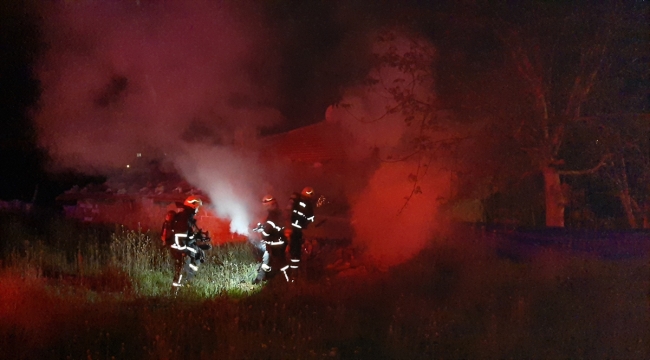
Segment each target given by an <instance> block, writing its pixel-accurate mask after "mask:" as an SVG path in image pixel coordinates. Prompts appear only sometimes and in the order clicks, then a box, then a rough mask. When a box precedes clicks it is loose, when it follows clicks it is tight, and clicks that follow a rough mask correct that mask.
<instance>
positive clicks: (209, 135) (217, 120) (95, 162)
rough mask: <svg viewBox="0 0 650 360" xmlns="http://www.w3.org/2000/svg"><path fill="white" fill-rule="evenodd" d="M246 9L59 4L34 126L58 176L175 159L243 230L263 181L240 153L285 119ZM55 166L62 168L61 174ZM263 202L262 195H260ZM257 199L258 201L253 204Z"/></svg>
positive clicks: (197, 2) (51, 16)
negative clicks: (139, 159) (260, 77)
mask: <svg viewBox="0 0 650 360" xmlns="http://www.w3.org/2000/svg"><path fill="white" fill-rule="evenodd" d="M246 6H250V4H249V5H245V3H244V2H221V1H208V0H188V1H168V2H157V1H152V2H149V1H142V2H135V1H78V2H52V3H51V4H50V5H49V7H48V8H47V9H46V10H44V11H43V14H44V31H43V34H44V40H45V42H46V43H47V46H48V47H47V51H46V52H45V53H44V55H43V57H42V58H41V60H40V62H39V64H38V66H37V68H36V72H37V75H38V77H39V80H40V81H41V86H42V94H41V97H40V100H39V103H38V107H37V109H35V112H34V119H35V122H36V124H37V127H38V129H39V142H40V144H41V145H42V146H44V147H45V148H47V149H48V150H49V153H50V155H51V156H52V158H53V159H54V165H55V167H56V168H57V169H66V168H72V169H75V170H77V171H82V172H87V173H99V174H102V173H106V172H107V171H108V170H110V169H114V168H123V167H125V166H126V164H129V163H130V162H131V161H132V160H133V158H134V156H135V154H137V153H141V154H142V156H143V157H146V158H149V159H155V158H159V157H162V156H163V154H164V156H165V158H166V159H173V160H174V163H175V167H176V168H177V169H178V170H179V171H181V172H182V173H183V175H184V177H186V178H187V179H188V181H190V182H191V183H192V185H194V186H196V187H198V188H200V189H204V190H205V191H207V192H208V193H209V195H210V197H211V198H212V199H214V200H215V210H216V211H217V213H219V214H220V215H225V216H228V217H229V218H232V220H233V225H232V226H233V229H234V230H237V231H241V230H242V229H243V228H244V223H245V222H247V219H246V218H245V217H246V215H245V214H246V213H248V212H250V211H251V208H252V207H253V206H258V202H257V201H255V202H254V203H252V201H253V199H252V197H251V196H252V195H248V193H249V192H250V191H252V190H254V188H252V189H251V188H248V189H247V188H246V186H253V184H251V181H250V180H248V179H251V178H253V179H254V178H256V177H258V174H257V173H256V172H255V170H254V169H255V168H256V165H257V164H256V163H255V160H254V159H255V157H254V156H243V155H241V154H240V153H241V152H240V151H239V150H237V148H238V147H239V146H243V145H245V144H246V143H250V142H251V141H253V140H254V138H255V137H256V136H257V134H258V133H259V131H260V129H261V128H264V127H268V126H271V125H274V124H278V123H281V122H282V121H284V119H283V118H282V116H281V114H280V112H279V111H277V110H275V109H273V108H272V107H270V106H267V105H265V104H272V103H274V101H275V96H276V95H275V93H277V91H276V89H274V88H273V87H272V86H269V85H268V84H271V83H272V81H253V79H252V77H251V76H249V74H250V73H251V69H255V71H260V72H263V73H264V77H265V79H273V78H274V76H275V75H274V72H273V69H272V68H271V67H269V68H264V66H263V65H264V64H266V63H269V62H270V63H273V62H274V60H273V51H270V49H269V47H268V45H266V44H268V41H266V40H267V37H266V36H269V34H268V32H269V31H268V30H266V29H264V28H263V26H264V25H263V21H262V19H261V18H260V17H259V16H258V15H256V12H255V11H254V9H252V8H247V7H246ZM55 170H56V169H55ZM254 195H255V197H257V196H261V194H259V195H258V194H254ZM255 200H257V199H255Z"/></svg>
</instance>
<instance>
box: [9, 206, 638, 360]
mask: <svg viewBox="0 0 650 360" xmlns="http://www.w3.org/2000/svg"><path fill="white" fill-rule="evenodd" d="M0 221H1V223H0V225H1V228H0V244H1V245H0V246H1V248H0V249H1V250H2V252H1V254H2V266H1V267H0V354H4V355H0V356H5V357H7V358H12V359H42V358H59V359H111V358H115V359H180V358H197V359H217V358H218V359H569V358H570V359H648V358H650V315H649V313H650V310H649V309H650V251H649V246H648V245H649V244H648V243H649V242H650V239H649V234H648V233H639V232H637V233H591V234H586V233H580V234H572V233H570V232H555V233H553V232H551V233H549V232H537V233H535V232H509V233H508V232H501V231H496V232H492V231H478V230H470V229H458V230H457V231H454V232H452V233H449V234H447V235H445V236H440V237H438V238H436V239H432V241H431V244H430V245H429V246H427V247H426V248H425V249H423V250H422V252H421V253H419V254H418V255H417V256H416V257H415V258H414V259H412V260H411V261H409V262H407V263H403V264H401V265H399V266H396V267H393V268H389V269H384V268H381V266H376V265H370V264H367V263H364V262H363V260H361V258H354V259H352V264H351V265H350V266H343V267H338V268H337V269H334V266H333V265H335V264H334V261H335V260H336V259H338V256H337V255H336V254H338V253H340V252H341V251H342V250H349V249H348V248H349V245H346V244H342V243H341V244H324V245H325V246H322V247H321V249H320V251H318V253H317V254H315V255H313V257H312V258H310V259H309V262H308V263H309V265H310V268H309V272H308V273H307V276H306V277H305V278H303V279H302V281H300V282H297V283H293V284H288V283H286V282H282V281H275V280H282V279H274V281H272V282H270V283H268V284H264V285H262V286H259V285H258V286H252V285H250V280H251V279H252V278H253V277H254V273H255V269H256V266H257V265H256V261H257V259H256V256H255V254H254V253H253V251H252V250H251V248H250V247H249V246H248V245H247V244H245V243H244V244H241V243H240V244H230V245H224V246H220V247H216V248H214V249H213V250H211V251H210V253H209V259H208V261H207V262H206V263H205V264H203V267H202V269H201V270H200V272H199V274H198V277H197V278H196V281H195V282H194V283H193V286H191V287H190V288H184V289H182V290H183V291H181V292H179V293H178V295H176V296H174V295H173V294H172V293H171V292H170V286H169V285H170V280H171V276H172V275H171V265H170V262H169V259H168V257H167V254H166V253H165V252H164V251H162V249H160V248H159V246H158V239H157V238H156V235H155V234H150V233H141V232H137V231H128V230H125V229H122V228H120V227H114V228H90V227H87V226H82V225H80V224H75V223H72V222H68V221H65V220H61V219H56V218H49V217H48V218H46V220H44V217H39V216H23V215H18V214H3V215H2V217H1V219H0ZM346 265H347V264H346ZM343 268H347V270H344V271H341V270H342V269H343Z"/></svg>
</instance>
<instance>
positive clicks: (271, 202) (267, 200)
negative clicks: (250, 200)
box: [262, 195, 278, 206]
mask: <svg viewBox="0 0 650 360" xmlns="http://www.w3.org/2000/svg"><path fill="white" fill-rule="evenodd" d="M277 204H278V202H277V201H276V200H275V198H274V197H273V195H266V196H264V197H263V198H262V205H264V206H275V205H277Z"/></svg>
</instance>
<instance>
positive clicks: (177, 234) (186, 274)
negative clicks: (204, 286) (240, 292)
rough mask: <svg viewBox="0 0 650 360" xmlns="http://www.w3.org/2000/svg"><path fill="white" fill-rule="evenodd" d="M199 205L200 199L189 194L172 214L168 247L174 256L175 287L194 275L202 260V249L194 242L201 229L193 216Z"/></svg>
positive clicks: (197, 238) (201, 203)
mask: <svg viewBox="0 0 650 360" xmlns="http://www.w3.org/2000/svg"><path fill="white" fill-rule="evenodd" d="M201 205H203V202H202V201H201V199H199V198H198V197H197V196H194V195H192V196H189V197H188V198H187V199H185V201H184V202H183V210H182V211H180V212H179V213H177V214H176V215H175V216H174V221H173V223H172V231H173V233H174V243H173V244H172V245H171V247H170V249H171V253H172V257H173V258H174V281H173V283H172V285H173V286H174V287H175V288H177V289H178V287H181V286H183V284H184V283H186V282H187V281H189V280H191V279H192V278H193V277H194V275H195V274H196V272H197V271H198V270H199V264H200V263H201V262H202V261H201V260H202V254H203V251H202V250H201V249H200V248H199V247H198V245H197V243H196V241H197V240H199V237H200V236H201V234H202V231H201V229H199V227H198V226H197V224H196V219H195V218H194V217H195V216H196V214H197V213H198V212H199V208H200V207H201Z"/></svg>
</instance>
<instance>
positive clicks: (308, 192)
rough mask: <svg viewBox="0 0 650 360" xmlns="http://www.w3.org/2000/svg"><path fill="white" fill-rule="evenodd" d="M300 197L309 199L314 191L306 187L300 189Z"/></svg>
mask: <svg viewBox="0 0 650 360" xmlns="http://www.w3.org/2000/svg"><path fill="white" fill-rule="evenodd" d="M300 195H302V196H305V197H308V198H311V197H312V195H314V189H313V188H312V187H310V186H307V187H306V188H304V189H302V192H301V193H300Z"/></svg>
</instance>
